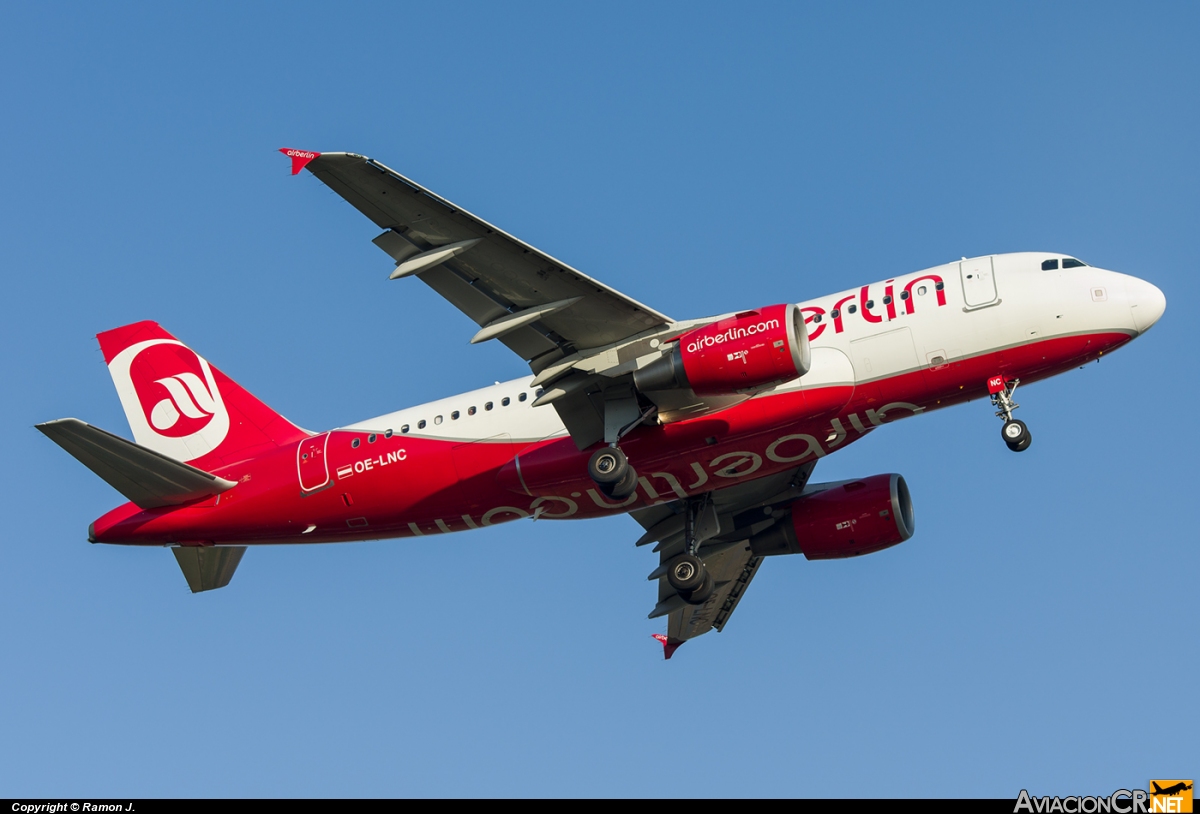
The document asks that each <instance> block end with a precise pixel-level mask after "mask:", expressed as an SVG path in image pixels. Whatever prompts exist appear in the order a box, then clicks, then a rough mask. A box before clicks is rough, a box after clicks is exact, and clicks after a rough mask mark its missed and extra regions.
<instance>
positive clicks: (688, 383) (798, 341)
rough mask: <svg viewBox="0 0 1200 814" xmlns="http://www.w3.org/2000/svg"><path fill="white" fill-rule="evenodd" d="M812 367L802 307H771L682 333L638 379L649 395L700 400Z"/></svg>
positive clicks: (786, 378) (777, 380)
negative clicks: (681, 394) (679, 392)
mask: <svg viewBox="0 0 1200 814" xmlns="http://www.w3.org/2000/svg"><path fill="white" fill-rule="evenodd" d="M811 364H812V360H811V351H810V349H809V345H808V330H807V329H806V328H805V326H804V315H803V314H802V313H801V312H800V308H799V307H798V306H796V305H786V304H785V305H768V306H767V307H766V308H759V309H758V310H756V311H742V312H741V313H738V314H734V315H733V316H731V317H725V318H724V319H721V320H718V321H716V322H712V323H709V324H708V325H703V326H701V327H699V328H693V329H692V330H690V331H688V332H687V333H685V334H682V335H681V336H680V337H678V339H676V340H675V343H674V346H673V347H672V348H671V349H670V350H669V351H668V352H667V353H665V354H664V355H663V356H662V357H661V358H659V359H655V360H654V361H653V362H651V363H650V364H649V365H647V366H645V367H643V368H642V369H641V370H638V371H637V372H635V373H634V374H633V381H634V384H635V385H637V387H638V389H639V390H643V391H652V390H672V389H676V388H683V389H687V388H691V390H692V392H694V393H695V394H696V395H698V396H718V395H726V394H733V393H741V392H745V391H748V390H754V389H757V388H760V387H764V386H766V385H772V384H779V383H782V382H787V381H791V380H792V379H796V378H798V377H800V376H803V375H804V374H805V373H807V372H808V369H809V367H810V366H811Z"/></svg>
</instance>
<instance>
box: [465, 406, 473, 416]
mask: <svg viewBox="0 0 1200 814" xmlns="http://www.w3.org/2000/svg"><path fill="white" fill-rule="evenodd" d="M467 415H475V405H471V406H470V407H468V408H467Z"/></svg>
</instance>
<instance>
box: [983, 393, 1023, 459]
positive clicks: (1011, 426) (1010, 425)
mask: <svg viewBox="0 0 1200 814" xmlns="http://www.w3.org/2000/svg"><path fill="white" fill-rule="evenodd" d="M1020 383H1021V380H1020V379H1013V380H1012V381H1011V382H1006V381H1004V379H1003V378H1002V377H1000V376H995V377H993V378H991V379H989V380H988V391H989V392H990V393H991V394H992V404H993V405H994V406H995V407H997V408H998V409H997V410H996V415H997V416H999V417H1000V418H1003V419H1004V426H1003V427H1001V428H1000V437H1001V438H1003V439H1004V443H1005V444H1007V445H1008V448H1009V449H1011V450H1012V451H1013V452H1024V451H1025V450H1027V449H1029V445H1030V443H1032V441H1033V436H1032V435H1030V434H1029V428H1028V427H1026V426H1025V422H1024V421H1020V420H1018V419H1015V418H1013V417H1012V414H1013V410H1015V409H1017V408H1018V407H1020V406H1021V405H1019V404H1017V403H1016V402H1015V401H1013V393H1015V392H1017V385H1019V384H1020Z"/></svg>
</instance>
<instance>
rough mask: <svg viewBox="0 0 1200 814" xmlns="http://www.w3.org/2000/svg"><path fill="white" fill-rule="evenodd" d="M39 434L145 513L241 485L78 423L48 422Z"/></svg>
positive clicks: (73, 421) (71, 419)
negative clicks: (69, 454) (63, 450)
mask: <svg viewBox="0 0 1200 814" xmlns="http://www.w3.org/2000/svg"><path fill="white" fill-rule="evenodd" d="M37 428H38V429H39V430H41V431H42V433H43V434H44V435H45V436H46V437H47V438H49V439H50V440H51V441H53V442H54V443H56V444H58V445H59V446H60V447H62V448H63V449H65V450H66V451H67V452H69V453H71V455H73V456H74V457H75V458H76V459H77V460H78V461H79V462H80V463H82V464H83V465H84V466H86V467H87V468H88V469H90V470H92V471H93V472H95V473H96V474H97V475H99V476H100V477H101V478H102V479H104V481H105V482H106V483H108V485H109V486H112V487H113V488H114V489H116V490H117V491H118V492H120V493H121V494H123V495H124V496H125V497H126V498H128V499H129V500H131V501H132V502H134V503H136V504H137V505H138V506H140V507H141V508H143V509H156V508H159V507H162V506H175V505H178V504H180V503H187V502H188V501H189V500H198V499H200V498H203V497H207V496H209V495H215V494H219V493H221V492H224V491H226V490H227V489H232V488H233V487H234V486H236V485H237V484H236V483H235V482H234V481H230V480H225V479H224V478H218V477H217V476H216V475H210V474H209V473H207V472H205V471H204V470H202V469H197V468H196V467H194V466H189V465H188V464H185V463H182V462H180V461H177V460H175V459H174V458H169V457H167V456H166V455H163V454H162V453H160V452H155V451H154V450H152V449H147V448H146V447H143V446H140V445H138V444H135V443H133V442H132V441H127V440H125V439H124V438H122V437H120V436H119V435H113V434H112V433H110V432H106V431H105V430H102V429H100V428H99V427H93V426H92V425H91V424H87V423H85V422H83V421H80V420H79V419H78V418H60V419H58V420H57V421H47V422H46V423H44V424H38V425H37Z"/></svg>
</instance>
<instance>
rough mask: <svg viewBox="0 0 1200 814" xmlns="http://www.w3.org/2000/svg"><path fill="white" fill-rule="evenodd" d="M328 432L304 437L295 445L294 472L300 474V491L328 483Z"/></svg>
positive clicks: (309, 490) (308, 490)
mask: <svg viewBox="0 0 1200 814" xmlns="http://www.w3.org/2000/svg"><path fill="white" fill-rule="evenodd" d="M328 448H329V433H324V434H322V435H314V436H313V437H312V438H305V439H304V440H303V441H301V442H300V444H299V446H297V447H296V472H297V473H298V474H299V476H300V491H301V492H305V493H307V492H315V491H317V490H318V489H324V488H325V487H326V486H328V485H329V461H328V460H327V459H326V452H327V450H328Z"/></svg>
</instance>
